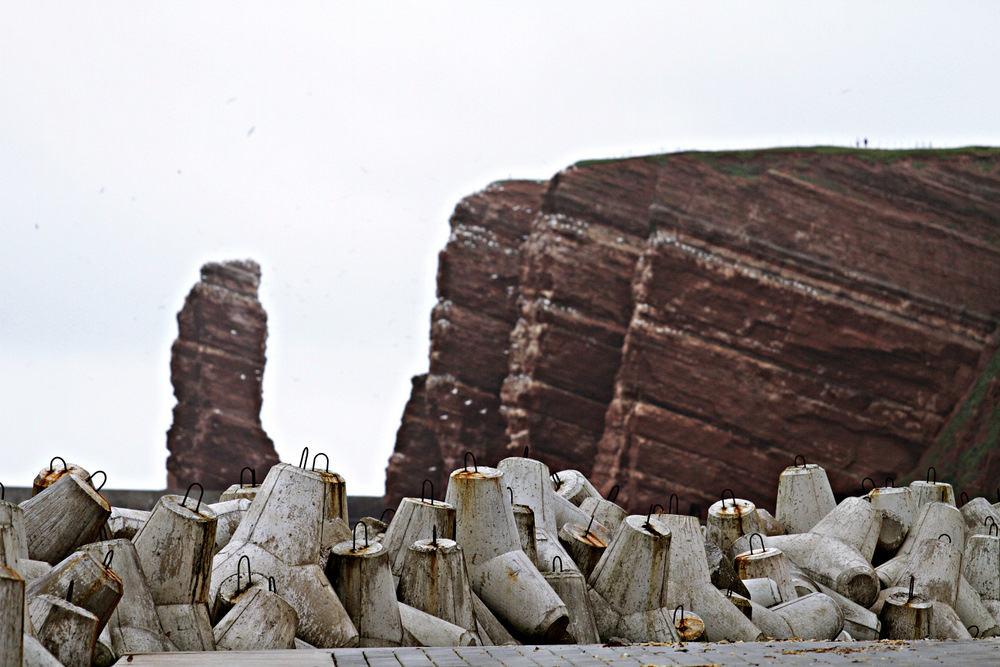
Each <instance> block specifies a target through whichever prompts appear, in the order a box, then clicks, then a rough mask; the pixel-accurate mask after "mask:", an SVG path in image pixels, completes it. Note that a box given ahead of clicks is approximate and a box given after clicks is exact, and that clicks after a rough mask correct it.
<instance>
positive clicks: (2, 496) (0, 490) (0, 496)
mask: <svg viewBox="0 0 1000 667" xmlns="http://www.w3.org/2000/svg"><path fill="white" fill-rule="evenodd" d="M6 499H7V487H6V486H4V485H3V482H0V500H6Z"/></svg>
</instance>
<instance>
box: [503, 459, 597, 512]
mask: <svg viewBox="0 0 1000 667" xmlns="http://www.w3.org/2000/svg"><path fill="white" fill-rule="evenodd" d="M498 467H499V466H498ZM552 477H553V480H552V481H553V485H554V486H555V491H556V493H558V494H559V495H560V496H562V497H563V498H565V499H566V500H568V501H570V502H571V503H573V504H574V505H576V506H577V507H579V506H580V505H582V504H583V501H584V500H586V499H587V498H600V497H601V494H600V493H598V492H597V489H595V488H594V485H593V484H591V483H590V480H589V479H587V476H586V475H584V474H583V473H582V472H580V471H579V470H560V471H559V472H557V473H555V474H554V475H553V476H552Z"/></svg>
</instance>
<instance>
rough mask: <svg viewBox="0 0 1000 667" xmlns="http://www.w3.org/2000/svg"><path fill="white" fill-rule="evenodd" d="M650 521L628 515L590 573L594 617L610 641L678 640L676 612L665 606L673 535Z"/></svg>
mask: <svg viewBox="0 0 1000 667" xmlns="http://www.w3.org/2000/svg"><path fill="white" fill-rule="evenodd" d="M649 519H650V518H649V517H647V516H640V515H632V516H628V517H626V518H625V521H623V522H622V523H621V525H620V526H618V531H617V532H616V533H615V536H614V538H613V539H612V541H611V545H610V546H609V547H608V548H607V549H606V550H605V551H604V555H603V556H601V560H600V562H598V563H597V567H595V568H594V571H593V573H592V574H591V575H590V586H591V588H590V591H589V594H590V601H591V604H592V605H593V608H594V619H595V620H596V621H597V629H598V632H599V633H600V635H601V638H602V639H604V640H605V641H607V640H608V639H610V638H612V637H621V638H622V639H626V640H628V641H633V642H648V641H677V639H678V637H677V630H676V629H675V628H674V624H673V621H672V620H671V619H670V610H668V609H665V608H664V603H665V601H666V596H667V575H668V571H669V568H670V540H671V535H670V531H669V530H667V529H665V528H663V527H662V526H657V525H654V524H653V523H652V522H651V521H650V520H649Z"/></svg>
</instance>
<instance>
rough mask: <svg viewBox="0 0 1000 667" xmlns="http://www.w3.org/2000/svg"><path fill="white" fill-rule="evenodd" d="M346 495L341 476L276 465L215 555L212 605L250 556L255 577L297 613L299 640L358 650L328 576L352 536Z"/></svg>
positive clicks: (326, 646)
mask: <svg viewBox="0 0 1000 667" xmlns="http://www.w3.org/2000/svg"><path fill="white" fill-rule="evenodd" d="M345 494H346V491H345V490H344V484H343V479H342V478H341V477H340V476H339V475H335V474H333V473H326V472H320V471H316V470H306V469H304V468H299V467H296V466H293V465H289V464H287V463H279V464H277V465H275V466H273V467H272V468H271V471H270V472H269V473H268V475H267V478H266V479H265V480H264V483H263V484H261V486H260V489H259V490H258V492H257V497H256V498H255V499H254V500H253V501H252V502H251V503H250V507H249V509H247V513H246V515H245V516H244V517H243V521H241V522H240V525H239V528H237V529H236V532H235V533H234V534H233V537H232V538H231V539H230V541H229V544H227V545H226V546H225V547H224V548H223V549H222V551H220V552H219V553H218V554H217V555H216V556H215V559H214V561H213V570H212V588H211V591H210V595H211V597H212V599H215V597H216V595H217V594H218V592H219V587H220V586H221V584H222V582H223V581H225V580H226V579H228V578H230V577H233V576H235V575H236V574H237V569H238V568H239V563H240V560H241V558H242V557H243V556H247V557H248V558H249V559H250V562H251V563H252V564H253V570H254V571H255V572H260V573H262V574H264V575H265V576H271V577H274V579H275V581H276V583H277V587H278V590H280V591H281V596H282V597H283V598H285V600H287V601H288V602H289V603H290V604H291V605H292V607H294V609H295V611H296V613H297V614H298V615H299V630H298V633H299V634H298V636H299V638H300V639H302V640H303V641H306V642H308V643H309V644H312V645H313V646H316V647H318V648H336V647H340V646H356V645H357V642H358V632H357V629H356V628H355V627H354V624H353V623H352V622H351V619H350V616H349V615H348V614H347V611H346V610H345V609H344V606H343V605H342V604H341V602H340V599H339V598H338V597H337V594H336V593H335V592H334V590H333V587H332V586H331V585H330V582H329V581H328V580H327V578H326V575H325V574H324V572H323V567H324V566H325V565H326V561H327V557H328V554H329V551H330V549H332V547H333V545H334V544H336V543H338V542H342V541H343V540H344V539H345V538H346V539H350V537H351V532H350V530H349V529H348V528H347V523H346V522H345V520H344V518H343V514H344V513H345V512H346V510H347V501H346V495H345ZM320 563H322V565H321V564H320Z"/></svg>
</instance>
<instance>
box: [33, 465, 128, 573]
mask: <svg viewBox="0 0 1000 667" xmlns="http://www.w3.org/2000/svg"><path fill="white" fill-rule="evenodd" d="M21 508H22V509H23V510H24V529H25V534H26V536H27V542H28V556H29V558H31V559H33V560H43V561H45V562H46V563H53V564H54V563H58V562H59V561H61V560H62V559H63V558H65V557H66V556H68V555H70V554H71V553H73V552H74V551H76V549H77V547H79V546H80V545H81V544H87V543H88V542H92V541H93V540H94V539H95V538H96V537H97V535H98V533H99V532H100V530H101V526H103V525H104V523H105V522H106V521H107V520H108V517H109V516H111V506H110V505H109V504H108V501H107V500H105V499H104V498H103V497H102V496H101V494H100V493H98V492H97V490H96V489H95V488H94V487H93V486H91V485H90V483H88V482H86V481H84V480H83V479H82V478H81V477H79V476H77V475H75V474H72V473H69V474H66V475H63V476H62V477H60V478H59V479H58V480H57V481H56V482H54V483H53V484H52V485H50V486H48V487H47V488H45V489H44V490H43V491H41V492H40V493H39V494H38V495H37V496H34V497H32V498H29V499H27V500H25V501H24V502H23V503H21Z"/></svg>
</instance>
